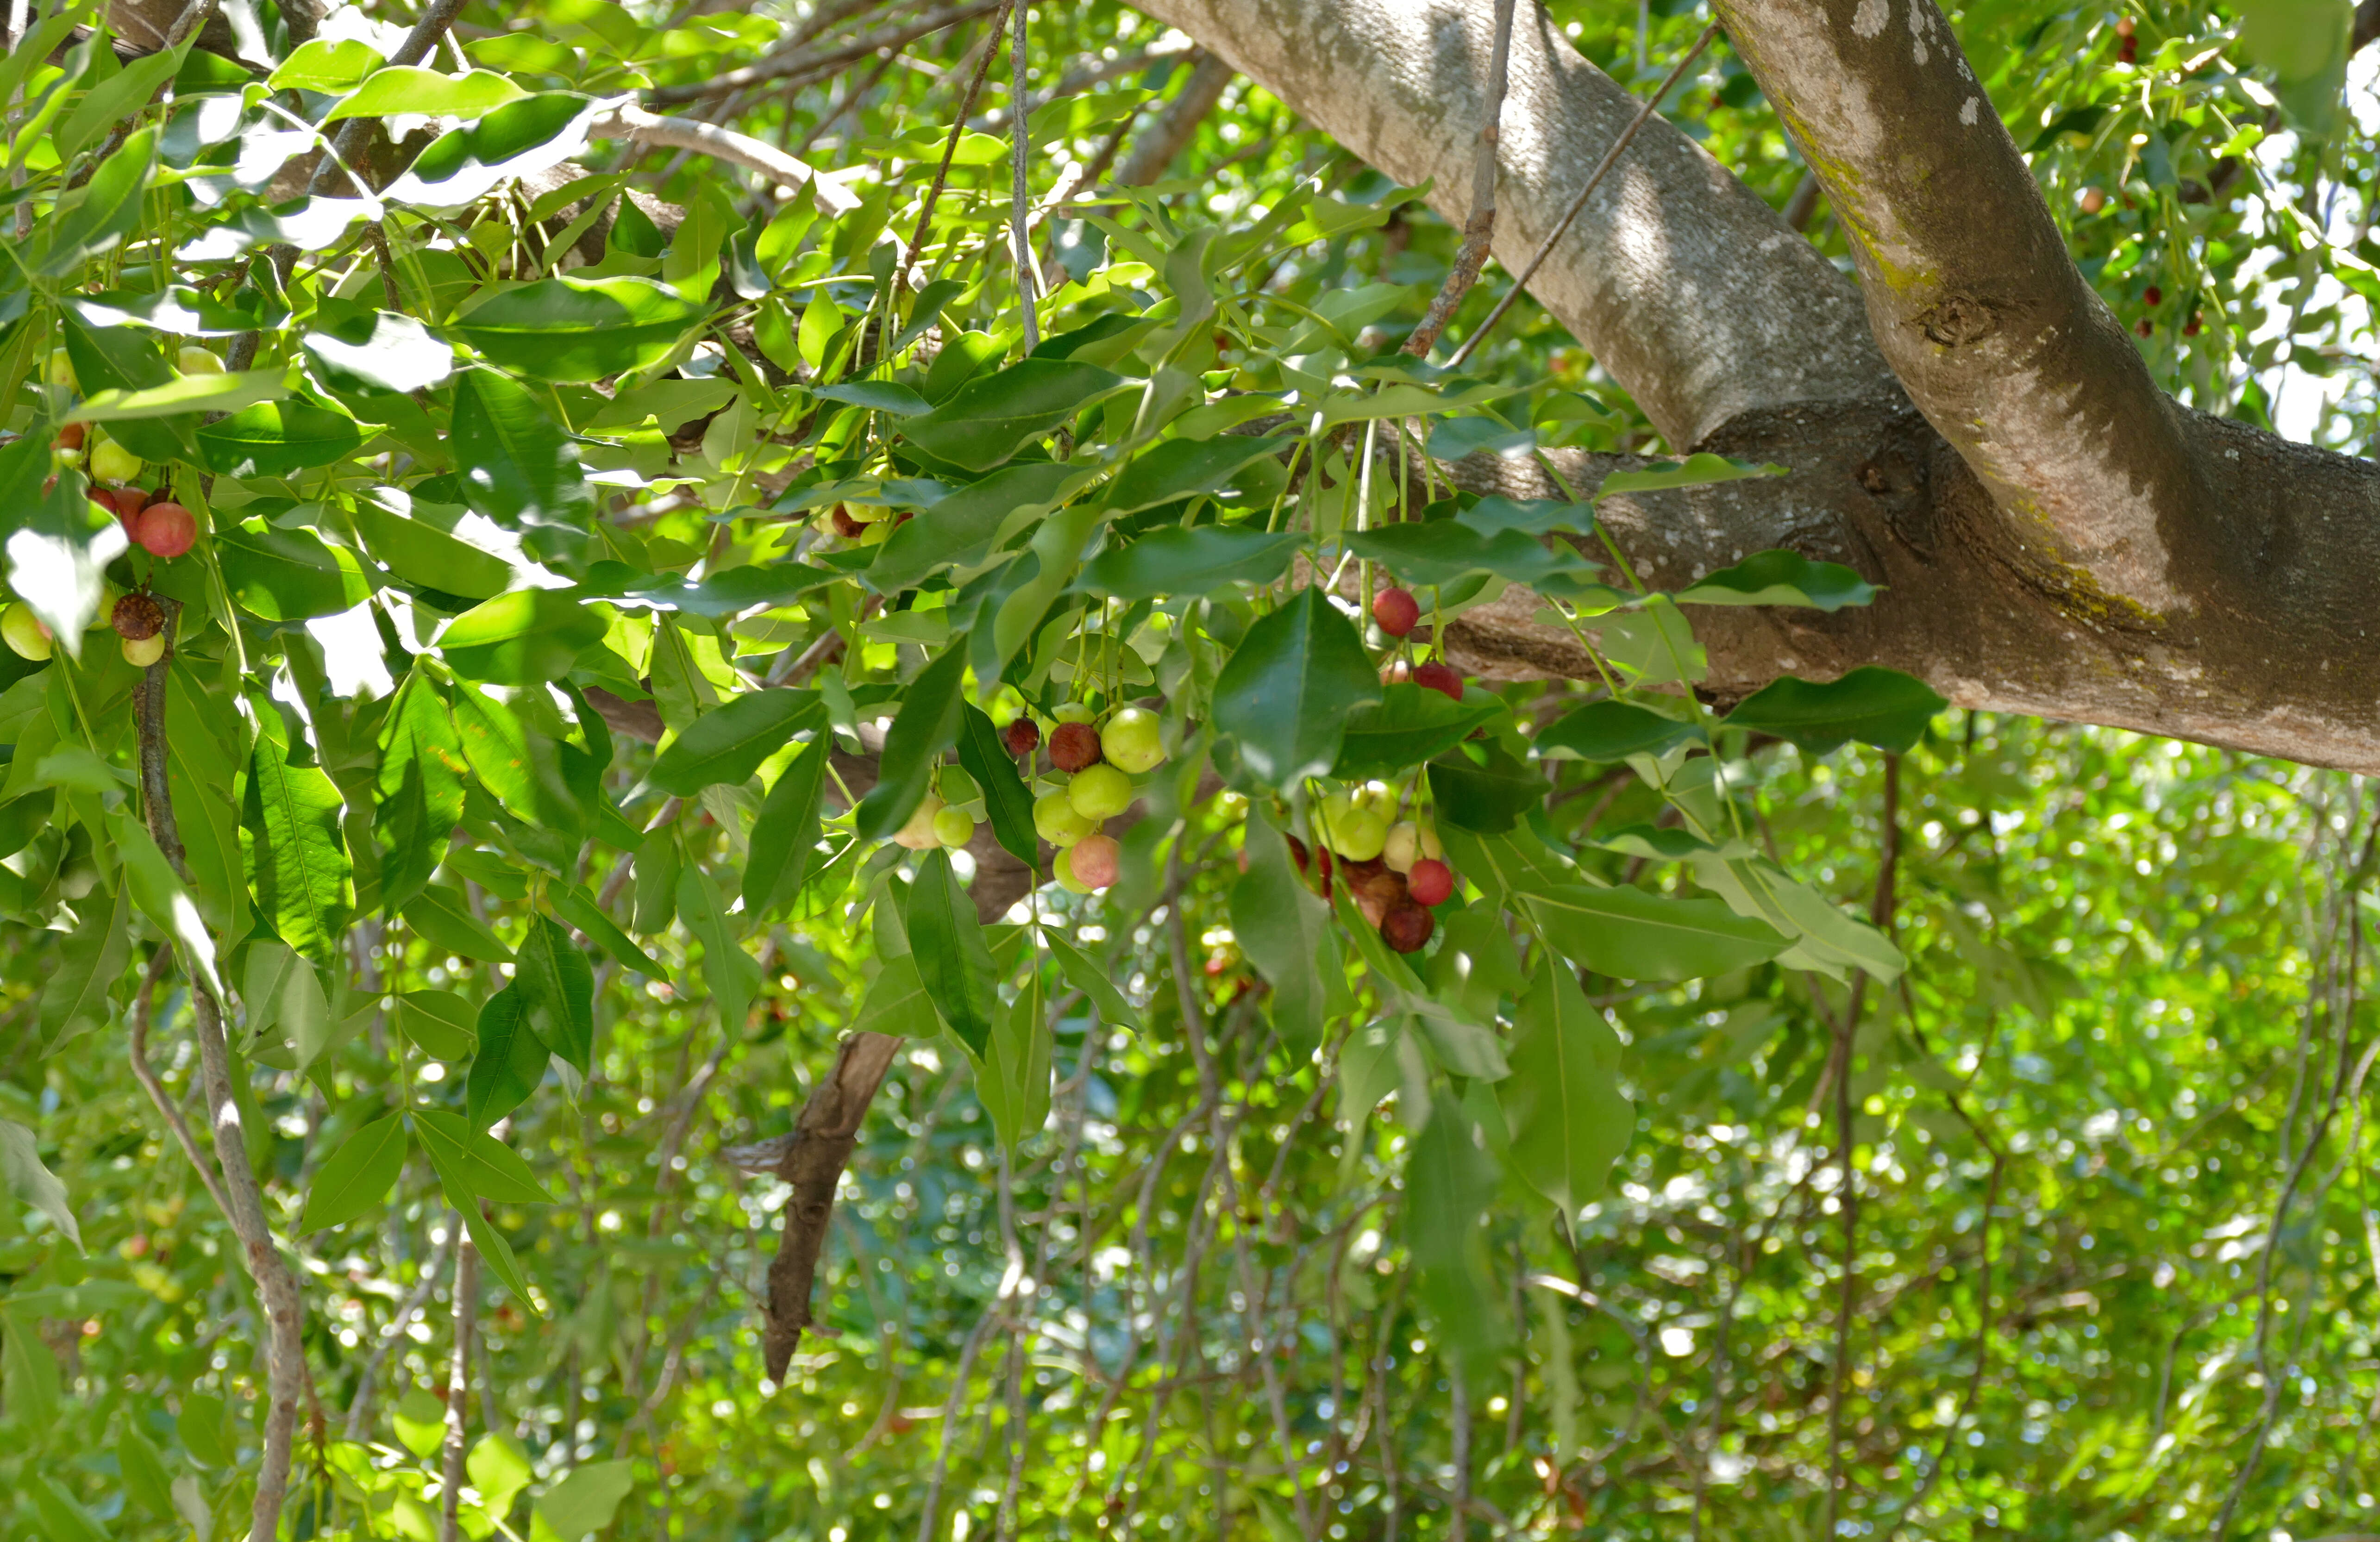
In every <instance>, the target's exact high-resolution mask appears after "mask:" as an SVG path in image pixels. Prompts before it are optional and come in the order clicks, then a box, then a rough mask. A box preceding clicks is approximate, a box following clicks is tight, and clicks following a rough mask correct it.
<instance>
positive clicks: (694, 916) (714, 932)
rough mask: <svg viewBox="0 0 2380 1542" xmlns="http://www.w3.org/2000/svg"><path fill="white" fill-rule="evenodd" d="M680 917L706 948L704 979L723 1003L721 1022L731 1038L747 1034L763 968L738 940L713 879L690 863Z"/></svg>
mask: <svg viewBox="0 0 2380 1542" xmlns="http://www.w3.org/2000/svg"><path fill="white" fill-rule="evenodd" d="M677 913H678V917H679V919H681V920H683V921H685V922H686V930H688V931H690V932H692V933H693V934H694V938H695V941H698V942H700V943H701V944H702V977H703V978H704V980H706V981H707V982H708V983H709V984H710V996H711V999H712V1000H713V1001H715V1002H718V1003H719V1020H720V1023H721V1024H722V1026H724V1027H725V1028H726V1029H727V1031H728V1032H729V1033H731V1034H735V1033H741V1032H743V1031H744V1020H745V1018H746V1017H747V1016H748V1015H750V1014H751V1011H752V998H753V996H754V995H755V994H756V993H758V992H759V989H760V965H759V964H757V963H755V962H754V961H753V958H752V955H751V954H750V953H746V952H745V951H744V950H743V948H742V947H741V946H739V945H738V944H737V942H736V940H735V932H734V930H733V929H730V928H729V926H728V924H727V908H726V906H725V905H722V904H721V903H720V899H719V886H718V885H717V884H716V883H714V882H712V881H711V878H710V874H709V873H707V872H704V871H703V870H702V869H701V868H698V867H697V866H695V865H694V864H693V863H691V862H689V863H687V864H686V866H685V867H684V868H681V869H679V872H678V875H677Z"/></svg>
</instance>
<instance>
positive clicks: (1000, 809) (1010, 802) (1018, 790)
mask: <svg viewBox="0 0 2380 1542" xmlns="http://www.w3.org/2000/svg"><path fill="white" fill-rule="evenodd" d="M959 720H960V721H959V766H960V768H961V769H962V770H964V771H965V772H966V773H967V775H968V776H970V777H972V778H974V780H975V784H976V785H977V787H978V788H980V789H982V791H983V808H984V813H985V814H986V815H987V816H989V817H990V820H991V833H992V835H993V837H994V838H995V839H996V840H998V841H999V842H1000V844H1001V846H1002V849H1003V850H1005V851H1006V852H1007V853H1008V855H1009V856H1014V858H1016V860H1018V861H1019V862H1022V863H1024V864H1025V865H1026V867H1028V868H1038V867H1039V866H1040V865H1041V842H1040V837H1039V836H1038V835H1037V834H1036V833H1035V832H1034V829H1033V793H1032V790H1031V789H1030V788H1028V787H1026V785H1025V779H1024V778H1023V777H1022V776H1019V775H1018V774H1017V772H1016V757H1014V756H1013V755H1011V754H1010V753H1009V752H1008V746H1007V745H1006V744H1005V743H1004V742H1002V739H1001V736H1000V730H999V729H997V728H995V727H993V726H992V722H991V719H990V718H989V717H987V716H985V715H984V713H983V710H981V709H980V708H978V707H977V706H976V705H975V704H974V703H972V702H966V703H963V704H962V706H961V709H960V713H959Z"/></svg>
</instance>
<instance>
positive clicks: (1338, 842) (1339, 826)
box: [1322, 793, 1389, 862]
mask: <svg viewBox="0 0 2380 1542" xmlns="http://www.w3.org/2000/svg"><path fill="white" fill-rule="evenodd" d="M1322 829H1323V833H1324V834H1325V836H1326V837H1327V838H1328V839H1329V840H1330V849H1331V850H1332V851H1335V852H1337V853H1338V854H1339V855H1340V856H1343V857H1345V858H1346V859H1347V860H1348V861H1350V862H1369V861H1370V860H1371V859H1372V858H1374V857H1376V856H1379V855H1380V851H1381V848H1382V847H1384V846H1386V845H1387V844H1388V841H1389V821H1388V820H1384V819H1382V818H1380V816H1378V814H1375V813H1373V812H1372V811H1371V810H1370V809H1368V808H1366V807H1362V806H1360V805H1358V804H1357V803H1356V802H1355V800H1354V798H1353V797H1351V796H1349V795H1347V794H1345V793H1333V794H1332V795H1330V797H1329V798H1328V799H1326V800H1325V801H1324V803H1323V805H1322Z"/></svg>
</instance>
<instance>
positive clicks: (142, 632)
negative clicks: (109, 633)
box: [107, 594, 165, 642]
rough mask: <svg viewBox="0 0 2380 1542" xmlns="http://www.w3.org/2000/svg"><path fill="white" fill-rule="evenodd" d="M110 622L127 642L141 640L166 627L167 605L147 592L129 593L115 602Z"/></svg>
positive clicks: (119, 635) (117, 633) (109, 617)
mask: <svg viewBox="0 0 2380 1542" xmlns="http://www.w3.org/2000/svg"><path fill="white" fill-rule="evenodd" d="M107 619H108V624H109V625H112V626H114V627H115V635H116V636H117V637H122V638H123V639H124V640H125V641H127V642H140V641H142V640H144V639H146V638H149V637H155V636H156V635H157V634H158V633H160V632H162V631H164V629H165V607H164V606H163V605H160V604H159V603H157V601H154V600H152V599H150V598H149V596H147V595H145V594H128V595H126V596H125V597H124V598H123V599H121V600H118V601H116V602H115V610H114V611H113V612H111V613H109V615H108V618H107Z"/></svg>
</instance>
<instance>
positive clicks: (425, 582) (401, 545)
mask: <svg viewBox="0 0 2380 1542" xmlns="http://www.w3.org/2000/svg"><path fill="white" fill-rule="evenodd" d="M355 521H356V531H357V533H358V535H360V536H362V537H363V540H364V546H365V549H366V550H368V551H369V552H371V554H372V555H373V556H374V557H376V558H378V559H379V560H380V561H381V562H383V563H385V564H386V565H388V568H389V570H390V571H391V572H393V573H395V575H396V576H397V577H400V578H402V579H404V580H405V581H406V582H407V583H409V584H415V585H419V586H420V587H421V588H424V589H436V590H438V591H439V592H440V593H442V594H455V595H460V596H462V597H463V598H464V599H466V600H492V599H493V598H495V597H496V596H497V595H500V594H502V593H504V590H505V589H508V588H510V587H511V585H512V581H513V567H512V564H510V563H508V562H506V561H504V558H502V557H500V556H497V555H496V554H495V553H494V552H486V551H482V550H480V548H479V547H477V546H474V545H472V544H471V543H470V542H468V541H467V540H458V539H456V538H455V537H454V536H451V535H449V534H447V533H446V532H445V531H444V530H442V529H440V528H438V527H437V526H435V525H432V524H431V523H430V522H429V521H428V520H425V519H414V518H409V517H407V516H405V515H401V514H396V513H393V512H391V511H390V510H387V509H384V508H382V507H381V506H380V505H379V504H374V503H371V502H370V501H369V500H365V499H358V500H357V503H356V506H355Z"/></svg>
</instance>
